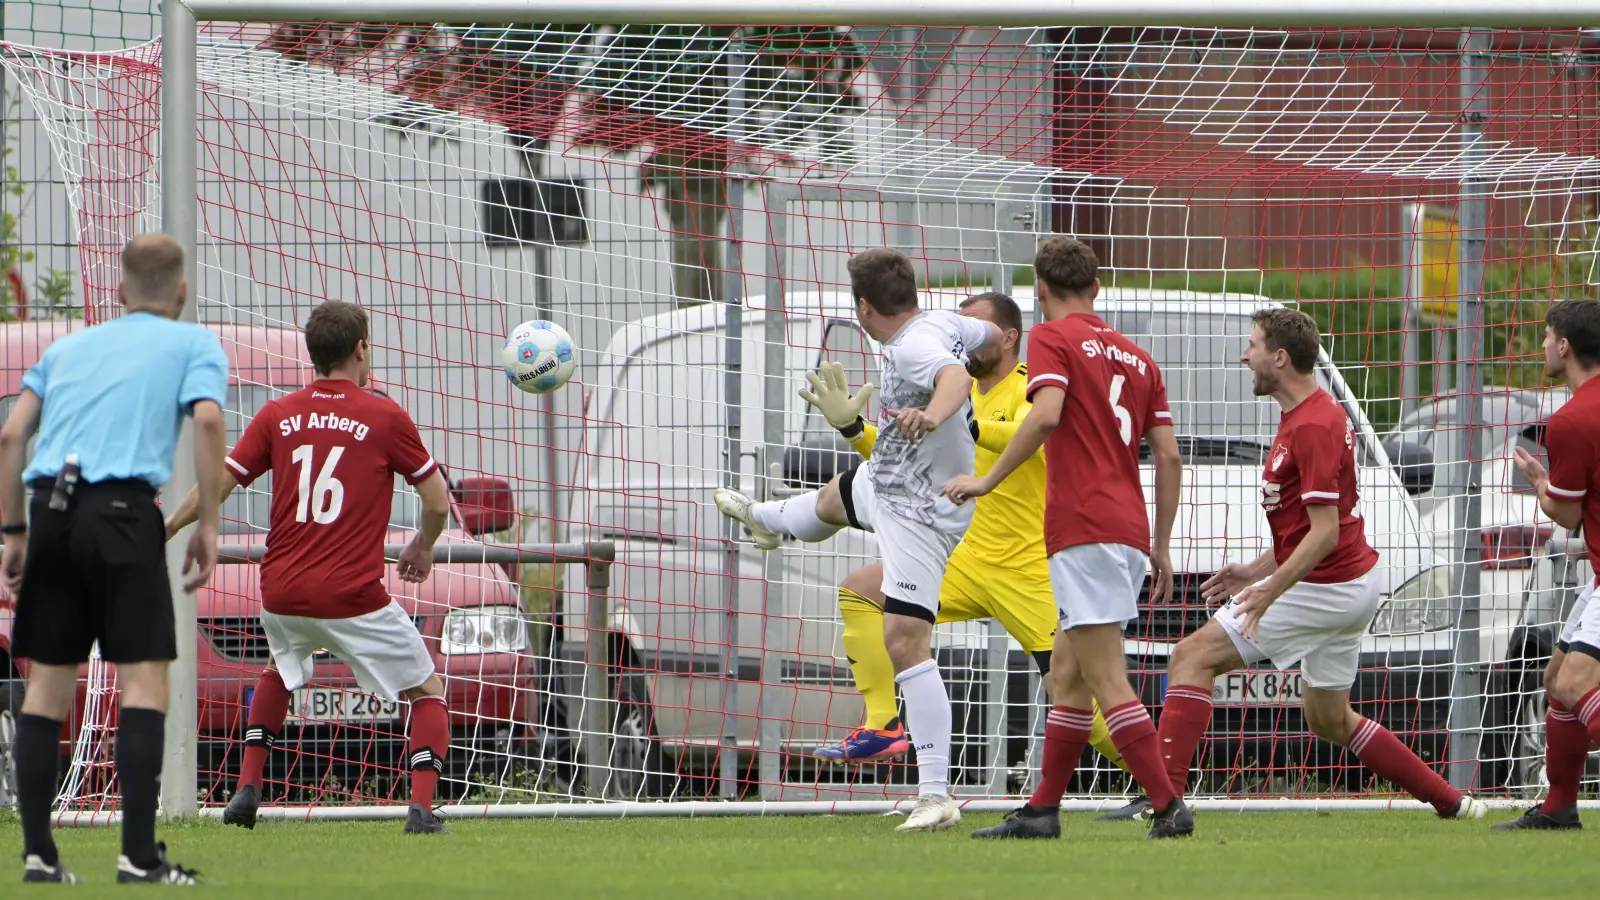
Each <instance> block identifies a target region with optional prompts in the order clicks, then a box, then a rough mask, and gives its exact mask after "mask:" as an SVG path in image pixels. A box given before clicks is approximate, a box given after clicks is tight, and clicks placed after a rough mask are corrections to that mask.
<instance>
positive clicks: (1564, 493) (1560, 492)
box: [1545, 484, 1589, 500]
mask: <svg viewBox="0 0 1600 900" xmlns="http://www.w3.org/2000/svg"><path fill="white" fill-rule="evenodd" d="M1545 490H1548V491H1549V492H1550V493H1552V494H1554V495H1556V496H1557V497H1570V498H1571V499H1573V500H1582V499H1583V495H1585V494H1587V493H1589V491H1588V489H1587V488H1585V489H1584V490H1581V491H1569V490H1565V489H1563V488H1558V487H1556V486H1555V485H1553V484H1547V485H1545Z"/></svg>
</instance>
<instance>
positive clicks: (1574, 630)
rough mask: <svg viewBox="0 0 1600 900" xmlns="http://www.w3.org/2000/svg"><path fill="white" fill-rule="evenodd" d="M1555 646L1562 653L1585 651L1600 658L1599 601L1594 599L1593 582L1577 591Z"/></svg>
mask: <svg viewBox="0 0 1600 900" xmlns="http://www.w3.org/2000/svg"><path fill="white" fill-rule="evenodd" d="M1556 646H1557V647H1560V648H1561V650H1562V652H1564V653H1573V652H1577V653H1587V654H1589V655H1590V656H1592V657H1594V658H1595V659H1600V602H1597V601H1596V600H1595V586H1594V582H1592V581H1591V582H1589V583H1588V584H1586V585H1584V586H1583V590H1581V591H1579V592H1578V599H1577V601H1576V602H1574V603H1573V604H1572V612H1570V613H1568V614H1567V623H1566V625H1564V626H1562V628H1561V639H1560V640H1558V641H1557V642H1556Z"/></svg>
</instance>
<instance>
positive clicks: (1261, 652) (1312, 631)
mask: <svg viewBox="0 0 1600 900" xmlns="http://www.w3.org/2000/svg"><path fill="white" fill-rule="evenodd" d="M1381 602H1383V597H1382V595H1381V594H1379V593H1378V572H1377V570H1376V569H1374V570H1373V571H1371V572H1368V573H1367V574H1365V575H1363V576H1361V577H1360V578H1357V579H1356V580H1355V581H1347V582H1345V583H1343V584H1307V583H1305V582H1303V581H1302V582H1301V583H1299V584H1297V585H1295V586H1294V587H1291V588H1289V589H1288V590H1287V591H1284V592H1283V596H1281V597H1279V598H1278V599H1277V601H1275V602H1274V603H1273V604H1272V606H1271V607H1269V608H1268V609H1267V612H1266V614H1265V615H1263V616H1262V617H1261V622H1260V627H1259V628H1258V630H1257V635H1256V637H1254V638H1247V637H1245V636H1244V634H1242V633H1241V632H1240V630H1239V628H1240V624H1241V620H1240V617H1239V616H1238V615H1237V614H1235V613H1234V611H1233V603H1232V602H1231V601H1230V602H1229V603H1228V605H1227V606H1224V607H1223V608H1221V609H1219V610H1217V614H1216V617H1215V618H1216V620H1217V622H1218V623H1220V624H1221V625H1222V628H1223V630H1224V631H1226V632H1228V637H1230V638H1232V639H1233V646H1234V648H1235V649H1237V650H1238V651H1239V656H1240V658H1241V659H1243V660H1244V662H1245V665H1253V664H1255V663H1258V662H1262V661H1264V660H1265V661H1270V662H1271V663H1272V665H1273V666H1275V667H1277V668H1278V669H1280V670H1285V671H1287V670H1288V669H1291V668H1293V667H1294V665H1295V664H1296V663H1299V664H1300V671H1301V673H1302V674H1303V675H1304V677H1305V682H1306V684H1308V685H1310V686H1311V687H1314V688H1320V689H1322V690H1327V691H1342V690H1348V689H1349V688H1350V686H1351V685H1353V684H1355V683H1356V666H1357V663H1358V662H1359V661H1360V659H1361V636H1362V635H1364V634H1366V633H1367V628H1368V627H1369V626H1370V625H1371V624H1372V617H1373V616H1374V615H1376V614H1377V612H1378V604H1379V603H1381Z"/></svg>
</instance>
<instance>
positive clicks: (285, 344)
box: [0, 319, 311, 397]
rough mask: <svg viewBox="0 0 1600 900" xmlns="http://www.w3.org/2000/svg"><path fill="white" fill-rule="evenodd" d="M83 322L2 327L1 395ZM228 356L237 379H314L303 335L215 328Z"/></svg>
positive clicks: (262, 328)
mask: <svg viewBox="0 0 1600 900" xmlns="http://www.w3.org/2000/svg"><path fill="white" fill-rule="evenodd" d="M84 327H85V326H84V324H83V321H82V320H81V319H50V320H43V321H40V320H35V321H32V322H5V323H0V397H10V396H12V395H13V394H16V393H18V392H19V391H20V390H21V389H22V388H21V385H22V376H23V374H24V373H26V372H27V371H28V368H29V367H30V366H32V365H33V364H34V363H36V362H38V361H39V357H40V355H42V354H43V353H44V350H45V348H46V347H48V346H50V343H51V342H52V341H54V340H55V339H56V338H59V337H61V336H63V335H66V334H69V333H71V332H73V331H77V330H79V329H82V328H84ZM207 327H208V328H210V329H211V331H212V333H213V334H215V335H216V336H217V338H218V339H220V340H221V341H222V349H223V351H224V352H226V353H227V354H228V373H229V377H230V379H231V380H233V381H240V382H246V383H249V384H264V385H271V386H273V387H284V388H300V387H304V386H305V385H306V384H309V383H310V381H311V359H310V357H308V356H307V355H306V348H305V343H304V342H302V341H301V340H300V332H299V331H297V330H295V329H293V328H275V327H272V326H267V325H229V324H210V325H208V326H207Z"/></svg>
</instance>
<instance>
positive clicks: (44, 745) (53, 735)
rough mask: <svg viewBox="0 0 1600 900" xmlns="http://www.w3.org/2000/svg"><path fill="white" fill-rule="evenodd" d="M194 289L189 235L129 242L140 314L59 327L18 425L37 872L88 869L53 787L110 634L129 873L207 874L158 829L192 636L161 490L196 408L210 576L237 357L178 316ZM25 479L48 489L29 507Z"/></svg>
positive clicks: (130, 298) (25, 772)
mask: <svg viewBox="0 0 1600 900" xmlns="http://www.w3.org/2000/svg"><path fill="white" fill-rule="evenodd" d="M188 294H189V285H188V284H187V283H185V282H184V280H183V249H182V248H181V247H179V246H178V242H177V241H175V240H173V239H172V238H170V237H168V236H166V235H160V234H145V235H140V236H138V237H135V238H134V239H133V240H132V241H130V242H128V246H127V247H126V248H124V249H123V251H122V284H121V287H120V288H119V289H118V296H119V298H120V299H121V301H122V304H123V306H124V307H126V309H127V313H126V315H123V316H122V317H120V318H117V319H113V320H111V321H109V322H106V323H104V324H101V325H96V326H94V327H93V328H86V329H84V330H82V331H78V332H75V333H73V334H70V335H67V336H66V337H63V338H61V339H60V340H58V341H56V342H55V343H53V344H51V345H50V347H49V348H48V349H47V350H45V352H44V354H43V356H42V357H41V358H40V359H39V362H38V364H37V365H35V366H34V367H33V368H31V369H29V370H28V373H27V375H25V376H24V377H23V379H22V394H21V396H20V397H18V398H17V402H16V405H15V406H14V407H13V408H12V410H11V416H10V418H9V419H7V420H6V423H5V427H4V428H3V429H0V514H3V524H4V533H5V555H4V558H3V561H0V574H3V576H4V579H5V584H6V587H8V588H9V589H10V590H11V591H12V592H13V593H14V594H16V596H17V615H16V622H15V626H14V632H13V635H12V642H13V648H12V650H13V655H15V656H16V657H18V658H24V659H27V660H29V661H30V665H29V666H28V668H27V675H28V686H27V694H26V697H25V699H24V701H23V704H22V715H21V716H19V717H18V718H17V735H16V750H15V753H16V764H17V787H18V807H19V811H20V813H21V816H22V834H23V851H22V853H23V861H24V867H23V873H22V880H23V881H33V882H39V881H43V882H52V881H53V882H75V881H77V879H76V877H74V876H73V874H72V873H71V872H69V871H67V870H66V869H65V868H63V867H62V866H61V864H60V861H59V860H58V858H57V854H56V845H55V841H54V839H53V838H52V837H51V834H50V804H51V802H52V801H53V799H54V797H55V792H56V775H57V764H58V762H59V760H60V740H61V725H62V722H63V721H64V720H65V719H66V717H67V714H68V712H69V711H70V710H71V707H72V700H73V695H74V693H75V692H76V689H77V684H78V668H79V666H80V665H81V664H82V663H84V662H86V661H87V660H88V659H89V651H90V647H91V645H93V644H94V642H95V641H99V642H100V656H101V657H102V658H103V659H105V660H106V661H107V662H111V663H114V664H115V665H116V667H117V686H118V687H119V688H120V689H121V691H122V709H121V714H120V716H119V718H118V722H117V749H116V760H117V781H118V783H119V784H120V785H121V787H122V857H121V859H119V860H118V862H117V881H119V882H141V881H142V882H156V883H161V884H193V883H195V877H194V872H193V871H191V870H188V869H185V868H183V867H181V866H179V865H177V864H175V863H171V862H168V861H167V859H166V853H165V847H164V846H163V845H161V844H157V843H156V803H157V798H158V795H159V792H160V778H161V759H162V752H163V746H162V745H163V743H164V729H165V723H166V710H167V667H168V666H169V665H170V664H171V661H172V660H173V659H174V658H176V656H177V649H178V646H177V635H176V634H175V633H174V625H173V614H172V591H171V588H170V586H169V582H168V580H167V564H166V555H165V548H164V546H163V544H164V543H165V541H164V538H165V532H164V529H163V526H162V519H161V511H160V509H158V508H157V506H156V502H155V500H156V491H157V490H158V489H160V488H161V486H162V485H164V484H166V482H167V479H169V478H170V477H171V476H172V457H173V451H174V448H175V447H176V445H177V442H178V430H179V428H180V427H181V425H182V422H183V417H184V416H185V415H193V416H194V424H195V464H196V466H197V468H198V472H197V479H196V480H197V481H198V482H199V485H200V492H201V497H202V500H201V502H200V510H201V518H200V522H199V524H198V526H197V527H196V528H195V530H194V535H193V537H192V538H191V539H190V541H189V549H188V554H187V557H186V559H185V563H184V572H185V573H187V574H188V575H189V578H188V581H187V583H186V586H187V588H188V589H189V590H193V589H195V588H197V587H199V586H200V585H202V584H204V583H205V582H206V580H207V579H208V578H210V576H211V569H212V567H213V566H214V565H216V561H217V520H218V500H217V497H216V493H217V489H218V486H219V485H220V484H221V474H222V465H223V463H222V458H223V442H224V430H223V422H222V405H221V404H222V401H223V398H224V395H225V392H226V390H227V387H228V358H227V356H225V355H224V354H223V352H222V345H221V343H220V342H218V341H217V338H216V337H215V336H214V335H212V334H211V332H210V331H209V330H207V329H206V328H205V327H203V326H200V325H195V324H192V323H186V322H177V321H174V320H176V319H177V317H178V314H179V312H181V311H182V309H183V304H184V300H185V299H186V298H187V297H188ZM35 431H37V432H38V434H39V440H38V444H37V447H36V449H35V452H34V457H33V462H32V464H31V465H29V466H28V468H27V471H26V472H24V471H23V463H24V455H25V452H26V447H27V444H28V440H29V439H30V438H31V437H33V435H34V432H35ZM24 480H26V481H27V483H28V485H29V486H31V487H32V488H33V500H32V504H31V506H30V507H29V508H28V515H27V517H26V518H24V516H23V481H24ZM184 637H185V639H186V640H190V641H193V640H194V636H193V635H185V636H184Z"/></svg>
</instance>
